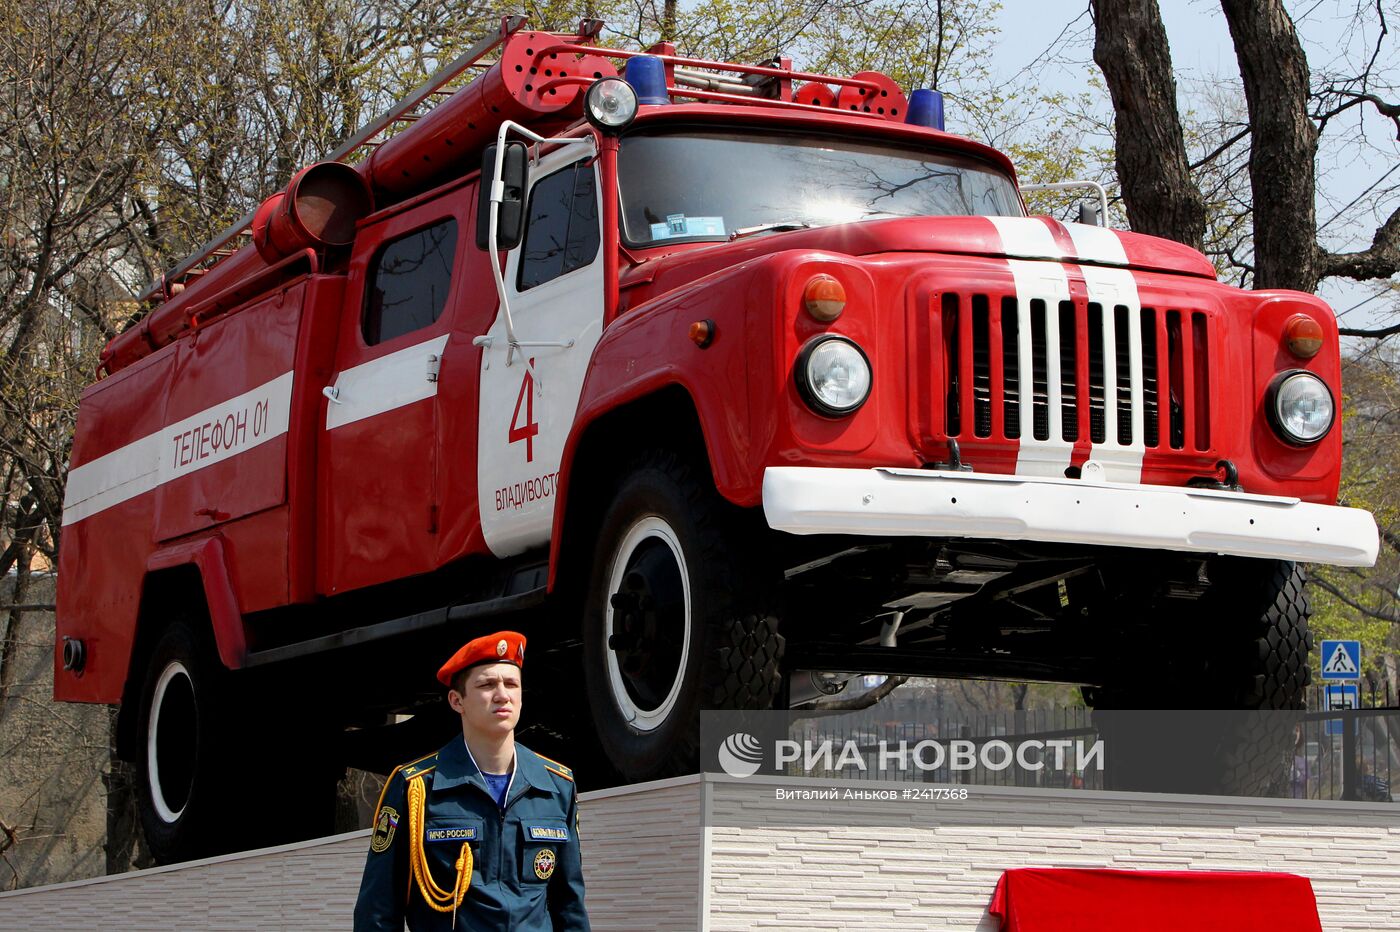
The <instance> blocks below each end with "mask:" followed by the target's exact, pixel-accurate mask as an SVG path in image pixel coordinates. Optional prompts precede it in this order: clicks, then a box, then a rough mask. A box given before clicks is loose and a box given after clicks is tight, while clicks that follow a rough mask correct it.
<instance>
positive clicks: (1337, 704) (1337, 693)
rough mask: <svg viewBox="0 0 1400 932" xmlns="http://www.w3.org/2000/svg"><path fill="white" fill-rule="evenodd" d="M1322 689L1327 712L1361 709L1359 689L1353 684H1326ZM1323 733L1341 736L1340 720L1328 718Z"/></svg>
mask: <svg viewBox="0 0 1400 932" xmlns="http://www.w3.org/2000/svg"><path fill="white" fill-rule="evenodd" d="M1322 688H1323V689H1324V690H1325V691H1326V695H1327V711H1329V712H1331V711H1334V710H1336V709H1359V708H1361V689H1360V687H1358V686H1357V685H1356V684H1355V683H1328V684H1327V685H1326V686H1324V687H1322ZM1323 733H1324V734H1326V735H1329V736H1334V735H1340V734H1342V733H1343V729H1342V720H1341V719H1339V718H1329V719H1328V720H1327V721H1326V723H1325V725H1324V728H1323Z"/></svg>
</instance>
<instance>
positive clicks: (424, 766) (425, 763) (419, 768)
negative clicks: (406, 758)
mask: <svg viewBox="0 0 1400 932" xmlns="http://www.w3.org/2000/svg"><path fill="white" fill-rule="evenodd" d="M435 769H437V751H434V752H433V753H431V754H426V755H424V756H423V757H420V758H418V759H417V760H416V761H413V762H412V763H408V764H404V765H403V766H402V767H400V768H399V770H401V771H402V772H403V778H404V779H405V780H412V779H413V778H414V777H416V776H419V775H421V774H425V773H432V772H433V770H435Z"/></svg>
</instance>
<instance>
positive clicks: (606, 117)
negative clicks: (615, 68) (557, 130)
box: [583, 77, 637, 130]
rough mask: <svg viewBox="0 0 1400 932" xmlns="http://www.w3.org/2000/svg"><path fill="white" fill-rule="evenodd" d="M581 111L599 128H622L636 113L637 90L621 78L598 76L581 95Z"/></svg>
mask: <svg viewBox="0 0 1400 932" xmlns="http://www.w3.org/2000/svg"><path fill="white" fill-rule="evenodd" d="M583 112H584V115H585V116H587V117H588V122H590V123H592V124H593V125H594V126H596V127H598V128H599V129H607V130H619V129H623V128H624V127H626V126H627V124H629V123H631V122H632V120H633V118H634V117H636V115H637V92H636V91H634V90H633V89H632V85H630V84H628V83H627V82H626V81H624V80H622V79H621V78H614V77H607V78H599V79H598V80H597V81H594V82H593V84H592V85H590V86H589V88H588V93H587V94H585V95H584V97H583Z"/></svg>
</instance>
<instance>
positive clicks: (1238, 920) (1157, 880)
mask: <svg viewBox="0 0 1400 932" xmlns="http://www.w3.org/2000/svg"><path fill="white" fill-rule="evenodd" d="M990 911H991V914H992V915H993V916H996V917H998V918H999V919H1000V920H1001V932H1084V930H1088V929H1095V930H1099V929H1102V930H1108V929H1112V930H1114V932H1158V930H1160V932H1182V930H1187V929H1190V930H1192V932H1216V930H1218V932H1227V930H1228V932H1322V923H1321V921H1320V920H1319V919H1318V917H1317V901H1316V900H1314V899H1313V890H1312V884H1311V883H1310V882H1309V881H1308V878H1306V877H1299V876H1298V875H1296V874H1273V873H1263V872H1256V871H1131V870H1100V869H1080V868H1035V867H1030V868H1020V869H1017V870H1009V871H1006V872H1005V873H1003V874H1002V875H1001V880H999V881H998V882H997V889H996V893H994V894H993V895H992V905H991V907H990Z"/></svg>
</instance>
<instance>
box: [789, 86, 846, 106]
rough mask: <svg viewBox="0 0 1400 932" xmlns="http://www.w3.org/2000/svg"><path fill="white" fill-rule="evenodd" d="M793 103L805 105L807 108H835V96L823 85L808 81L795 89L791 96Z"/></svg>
mask: <svg viewBox="0 0 1400 932" xmlns="http://www.w3.org/2000/svg"><path fill="white" fill-rule="evenodd" d="M792 99H793V102H794V103H799V104H806V105H807V106H809V107H834V106H836V94H835V92H834V91H832V89H831V88H829V87H827V86H826V85H825V84H818V83H816V82H815V81H809V82H807V83H806V84H804V85H802V86H801V87H799V88H798V89H797V93H796V94H794V95H793V98H792Z"/></svg>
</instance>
